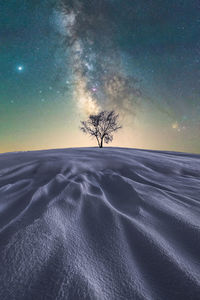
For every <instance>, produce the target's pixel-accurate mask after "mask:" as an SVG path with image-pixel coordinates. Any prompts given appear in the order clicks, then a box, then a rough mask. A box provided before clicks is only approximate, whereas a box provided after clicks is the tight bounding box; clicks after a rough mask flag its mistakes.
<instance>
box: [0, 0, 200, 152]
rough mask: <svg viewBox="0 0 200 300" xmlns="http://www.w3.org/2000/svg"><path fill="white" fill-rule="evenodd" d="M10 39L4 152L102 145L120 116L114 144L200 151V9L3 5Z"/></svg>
mask: <svg viewBox="0 0 200 300" xmlns="http://www.w3.org/2000/svg"><path fill="white" fill-rule="evenodd" d="M0 41H1V47H0V152H6V151H18V150H34V149H47V148H60V147H63V148H64V147H79V146H80V147H82V146H93V145H95V141H93V140H90V139H89V138H87V137H86V136H84V135H83V134H82V133H81V132H80V131H79V128H78V127H79V122H80V120H82V119H84V118H86V117H87V115H88V114H89V113H94V112H96V111H98V110H101V109H115V110H116V111H118V112H119V113H120V116H121V121H122V124H123V129H122V130H121V132H120V133H119V134H117V135H116V137H115V138H114V141H113V143H112V146H121V147H134V148H147V149H160V150H175V151H184V152H197V153H200V139H199V135H200V134H199V132H200V4H199V1H197V0H196V1H193V0H191V1H189V0H187V1H186V0H182V1H181V0H177V1H160V0H157V1H150V0H149V1H144V0H137V1H133V0H126V1H122V0H93V1H88V0H84V1H83V0H82V1H80V0H61V1H44V0H43V1H41V0H40V1H36V0H35V1H32V0H30V1H25V0H18V1H14V0H10V1H3V0H0ZM20 66H21V68H22V69H21V70H20V69H19V67H20Z"/></svg>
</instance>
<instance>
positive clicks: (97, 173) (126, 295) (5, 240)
mask: <svg viewBox="0 0 200 300" xmlns="http://www.w3.org/2000/svg"><path fill="white" fill-rule="evenodd" d="M0 299H1V300H29V299H34V300H40V299H41V300H45V299H52V300H59V299H61V300H62V299H63V300H64V299H65V300H66V299H70V300H71V299H72V300H73V299H75V300H79V299H80V300H83V299H86V300H89V299H91V300H96V299H97V300H118V299H119V300H120V299H148V300H173V299H176V300H177V299H181V300H183V299H187V300H189V299H192V300H194V299H200V155H194V154H185V153H177V152H161V151H145V150H137V149H123V148H107V149H96V148H82V149H79V148H76V149H61V150H48V151H35V152H24V153H22V152H21V153H20V152H19V153H7V154H1V155H0Z"/></svg>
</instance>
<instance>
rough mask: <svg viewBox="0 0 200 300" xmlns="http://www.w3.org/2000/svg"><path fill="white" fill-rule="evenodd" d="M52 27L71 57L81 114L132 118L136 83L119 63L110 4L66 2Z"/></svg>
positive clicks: (137, 96)
mask: <svg viewBox="0 0 200 300" xmlns="http://www.w3.org/2000/svg"><path fill="white" fill-rule="evenodd" d="M54 15H55V20H56V21H55V24H56V25H57V26H58V28H59V33H60V35H61V37H62V39H63V44H62V45H63V47H65V48H66V51H68V52H69V53H70V61H69V62H68V63H70V68H71V70H72V78H73V84H74V89H73V91H74V95H73V97H74V100H75V102H76V104H77V107H78V109H79V111H80V113H83V114H90V113H96V112H98V111H99V110H101V109H115V110H116V111H120V113H121V114H122V115H123V114H127V113H128V114H129V113H130V114H131V116H132V117H133V116H134V115H135V112H136V109H137V107H138V104H139V100H140V97H141V91H140V87H139V81H138V80H136V79H135V78H133V76H130V75H127V72H125V70H124V66H123V62H122V59H121V53H120V47H119V41H118V30H119V28H118V23H117V18H116V14H115V3H114V2H113V1H105V0H102V1H97V0H93V1H87V0H86V1H79V0H73V1H67V0H62V1H60V2H59V5H58V6H57V7H56V9H55V12H54Z"/></svg>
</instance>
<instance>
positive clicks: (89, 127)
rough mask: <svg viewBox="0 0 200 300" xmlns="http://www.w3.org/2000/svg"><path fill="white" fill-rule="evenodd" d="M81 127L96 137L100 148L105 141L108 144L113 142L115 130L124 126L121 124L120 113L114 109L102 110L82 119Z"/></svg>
mask: <svg viewBox="0 0 200 300" xmlns="http://www.w3.org/2000/svg"><path fill="white" fill-rule="evenodd" d="M81 125H82V126H81V127H80V129H81V130H82V131H83V132H84V133H86V134H89V135H90V136H92V137H95V138H96V140H97V143H98V146H99V148H103V142H104V141H105V143H106V144H108V143H109V142H112V140H113V132H115V131H117V130H118V129H120V128H122V126H121V125H120V124H119V115H118V114H116V113H115V111H114V110H112V111H101V112H100V113H98V114H96V115H90V116H89V118H88V120H87V121H81Z"/></svg>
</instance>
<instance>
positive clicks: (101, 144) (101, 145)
mask: <svg viewBox="0 0 200 300" xmlns="http://www.w3.org/2000/svg"><path fill="white" fill-rule="evenodd" d="M99 148H103V139H101V143H100V146H99Z"/></svg>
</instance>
